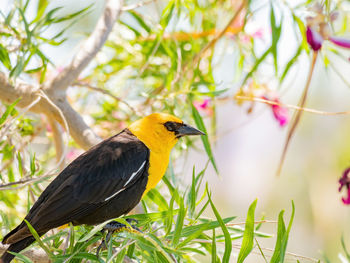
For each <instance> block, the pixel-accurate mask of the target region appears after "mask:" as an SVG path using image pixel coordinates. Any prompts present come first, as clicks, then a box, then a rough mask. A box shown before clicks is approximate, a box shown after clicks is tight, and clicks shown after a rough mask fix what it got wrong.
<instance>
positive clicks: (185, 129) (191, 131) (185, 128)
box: [177, 124, 205, 137]
mask: <svg viewBox="0 0 350 263" xmlns="http://www.w3.org/2000/svg"><path fill="white" fill-rule="evenodd" d="M187 135H205V133H204V132H201V131H200V130H197V129H195V128H193V127H191V126H189V125H187V124H183V125H182V126H181V127H180V128H178V129H177V137H182V136H187Z"/></svg>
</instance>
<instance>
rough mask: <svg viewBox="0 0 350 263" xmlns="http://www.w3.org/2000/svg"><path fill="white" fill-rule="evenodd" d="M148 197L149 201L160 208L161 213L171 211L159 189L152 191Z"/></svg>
mask: <svg viewBox="0 0 350 263" xmlns="http://www.w3.org/2000/svg"><path fill="white" fill-rule="evenodd" d="M146 196H147V198H148V199H149V200H151V201H152V202H154V203H155V204H156V205H158V206H159V211H167V210H168V209H169V206H168V203H167V201H166V200H165V198H164V197H163V196H162V195H161V194H160V193H159V191H158V190H157V189H151V190H150V191H149V192H148V193H147V195H146Z"/></svg>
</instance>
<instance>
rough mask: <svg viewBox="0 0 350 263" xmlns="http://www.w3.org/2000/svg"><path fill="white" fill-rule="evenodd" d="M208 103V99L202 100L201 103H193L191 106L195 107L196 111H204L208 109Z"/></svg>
mask: <svg viewBox="0 0 350 263" xmlns="http://www.w3.org/2000/svg"><path fill="white" fill-rule="evenodd" d="M209 103H210V99H204V100H203V102H202V103H200V102H198V101H195V102H193V105H194V106H195V107H196V109H197V110H205V109H207V108H208V106H209Z"/></svg>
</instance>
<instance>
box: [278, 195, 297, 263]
mask: <svg viewBox="0 0 350 263" xmlns="http://www.w3.org/2000/svg"><path fill="white" fill-rule="evenodd" d="M294 215H295V206H294V202H293V201H292V214H291V216H290V220H289V224H288V228H287V231H286V233H285V234H284V236H283V239H282V245H281V252H280V258H281V260H282V262H284V257H285V254H286V250H287V244H288V238H289V233H290V230H291V229H292V224H293V220H294Z"/></svg>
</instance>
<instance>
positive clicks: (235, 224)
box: [225, 220, 277, 226]
mask: <svg viewBox="0 0 350 263" xmlns="http://www.w3.org/2000/svg"><path fill="white" fill-rule="evenodd" d="M265 223H272V224H276V223H277V221H274V220H261V221H255V222H254V224H265ZM245 224H246V222H238V223H228V224H225V225H226V226H239V225H245Z"/></svg>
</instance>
